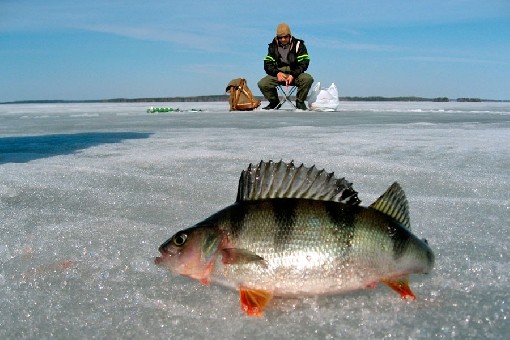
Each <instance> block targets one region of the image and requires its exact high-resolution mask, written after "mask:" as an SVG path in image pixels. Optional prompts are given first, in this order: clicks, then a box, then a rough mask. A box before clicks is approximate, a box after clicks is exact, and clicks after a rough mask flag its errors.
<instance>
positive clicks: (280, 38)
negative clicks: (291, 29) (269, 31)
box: [276, 35, 290, 40]
mask: <svg viewBox="0 0 510 340" xmlns="http://www.w3.org/2000/svg"><path fill="white" fill-rule="evenodd" d="M289 38H290V35H281V36H277V37H276V39H278V40H283V39H289Z"/></svg>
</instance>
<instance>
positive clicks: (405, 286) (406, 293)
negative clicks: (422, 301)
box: [381, 277, 416, 300]
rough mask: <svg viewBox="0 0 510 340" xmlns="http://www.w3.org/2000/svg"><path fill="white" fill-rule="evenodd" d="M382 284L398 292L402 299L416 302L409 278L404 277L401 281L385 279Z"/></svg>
mask: <svg viewBox="0 0 510 340" xmlns="http://www.w3.org/2000/svg"><path fill="white" fill-rule="evenodd" d="M381 282H382V283H384V284H386V285H387V286H388V287H390V288H391V289H393V290H394V291H396V292H397V293H399V294H400V297H401V298H402V299H411V300H416V296H415V295H414V293H413V292H412V291H411V288H409V278H408V277H402V278H399V279H387V280H386V279H385V280H381Z"/></svg>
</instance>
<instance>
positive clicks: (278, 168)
mask: <svg viewBox="0 0 510 340" xmlns="http://www.w3.org/2000/svg"><path fill="white" fill-rule="evenodd" d="M271 198H304V199H312V200H321V201H335V202H342V203H345V204H350V205H358V204H360V203H361V201H360V200H359V198H358V193H357V192H356V191H355V190H354V189H353V188H352V184H351V183H349V182H347V181H346V180H345V178H341V179H338V178H336V177H334V173H332V172H331V173H328V172H326V171H324V170H317V168H316V167H315V166H312V167H310V168H308V167H305V166H304V165H303V164H301V165H300V166H299V167H296V166H295V165H294V162H293V161H291V162H290V163H285V162H283V161H279V162H278V163H275V162H273V161H269V162H263V161H260V163H259V164H258V165H257V166H254V165H253V164H251V163H250V165H249V166H248V169H246V170H243V172H242V173H241V177H240V178H239V188H238V191H237V201H238V202H239V201H256V200H263V199H271Z"/></svg>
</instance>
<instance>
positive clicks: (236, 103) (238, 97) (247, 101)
mask: <svg viewBox="0 0 510 340" xmlns="http://www.w3.org/2000/svg"><path fill="white" fill-rule="evenodd" d="M225 91H226V92H230V100H229V102H230V111H251V110H253V109H256V108H257V107H259V106H260V100H257V99H255V98H254V97H253V94H252V93H251V91H250V89H249V88H248V85H247V84H246V79H244V78H237V79H233V80H231V81H230V83H228V85H227V88H226V89H225Z"/></svg>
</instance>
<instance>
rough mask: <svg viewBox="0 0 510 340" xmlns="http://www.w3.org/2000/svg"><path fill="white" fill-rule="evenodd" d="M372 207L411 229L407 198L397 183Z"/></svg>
mask: <svg viewBox="0 0 510 340" xmlns="http://www.w3.org/2000/svg"><path fill="white" fill-rule="evenodd" d="M370 207H371V208H373V209H376V210H378V211H380V212H382V213H383V214H385V215H388V216H390V217H391V218H393V219H394V220H396V221H397V222H398V223H400V224H402V225H403V226H404V227H406V228H407V229H411V222H410V220H409V205H408V203H407V198H406V195H405V193H404V190H402V188H401V187H400V185H399V184H398V183H397V182H395V183H393V184H392V185H391V186H390V187H389V188H388V190H386V192H385V193H384V194H383V195H382V196H381V197H379V198H378V199H377V201H375V202H374V203H372V205H370Z"/></svg>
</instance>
